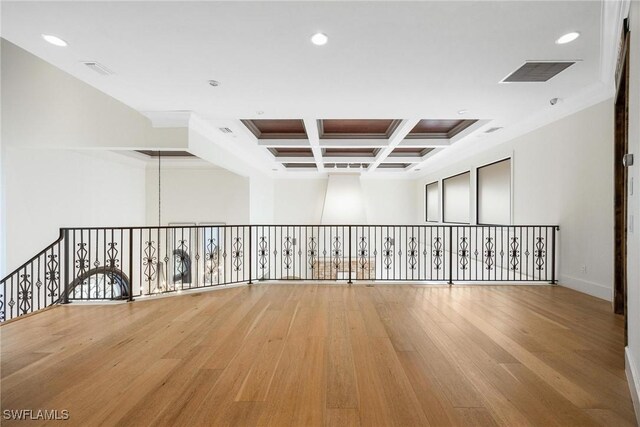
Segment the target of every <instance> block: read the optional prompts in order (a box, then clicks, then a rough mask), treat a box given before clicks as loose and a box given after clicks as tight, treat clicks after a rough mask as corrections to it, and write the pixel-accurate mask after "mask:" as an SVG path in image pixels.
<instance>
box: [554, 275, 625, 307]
mask: <svg viewBox="0 0 640 427" xmlns="http://www.w3.org/2000/svg"><path fill="white" fill-rule="evenodd" d="M558 284H559V285H560V286H564V287H566V288H570V289H574V290H576V291H579V292H582V293H585V294H587V295H591V296H594V297H596V298H600V299H604V300H607V301H613V288H611V287H609V286H604V285H601V284H600V283H595V282H589V281H588V280H583V279H578V278H577V277H573V276H567V275H564V274H561V275H560V280H559V281H558Z"/></svg>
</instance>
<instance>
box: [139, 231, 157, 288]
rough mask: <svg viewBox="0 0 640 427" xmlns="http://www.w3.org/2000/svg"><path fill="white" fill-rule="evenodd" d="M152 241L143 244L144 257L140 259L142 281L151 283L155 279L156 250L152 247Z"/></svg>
mask: <svg viewBox="0 0 640 427" xmlns="http://www.w3.org/2000/svg"><path fill="white" fill-rule="evenodd" d="M154 243H155V242H154V241H153V240H148V241H146V242H144V257H142V264H143V265H144V281H145V282H149V283H151V282H153V281H154V280H155V279H156V273H157V269H156V260H157V257H156V248H155V247H154Z"/></svg>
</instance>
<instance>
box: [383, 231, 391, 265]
mask: <svg viewBox="0 0 640 427" xmlns="http://www.w3.org/2000/svg"><path fill="white" fill-rule="evenodd" d="M382 256H383V257H384V268H385V270H390V269H391V265H392V264H393V240H392V239H391V237H388V236H387V237H385V239H384V245H383V248H382Z"/></svg>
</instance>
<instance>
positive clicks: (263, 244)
mask: <svg viewBox="0 0 640 427" xmlns="http://www.w3.org/2000/svg"><path fill="white" fill-rule="evenodd" d="M268 255H269V242H267V238H266V237H264V236H262V237H260V243H259V244H258V264H259V265H260V269H262V270H264V269H265V268H266V267H267V257H268Z"/></svg>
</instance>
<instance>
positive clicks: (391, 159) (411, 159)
mask: <svg viewBox="0 0 640 427" xmlns="http://www.w3.org/2000/svg"><path fill="white" fill-rule="evenodd" d="M422 159H423V158H422V156H387V157H385V158H384V159H382V160H381V161H380V163H420V162H421V161H422Z"/></svg>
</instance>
